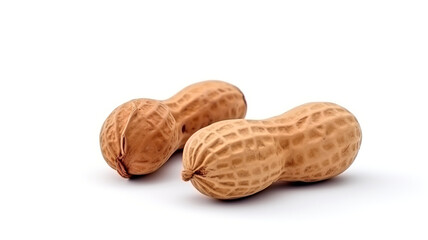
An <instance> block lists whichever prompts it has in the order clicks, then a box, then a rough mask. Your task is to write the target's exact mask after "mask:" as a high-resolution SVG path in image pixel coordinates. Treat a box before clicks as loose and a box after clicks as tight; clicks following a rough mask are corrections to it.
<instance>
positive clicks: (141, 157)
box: [100, 81, 361, 199]
mask: <svg viewBox="0 0 428 240" xmlns="http://www.w3.org/2000/svg"><path fill="white" fill-rule="evenodd" d="M246 111H247V104H246V101H245V97H244V95H243V94H242V92H241V91H240V90H239V89H238V88H237V87H235V86H233V85H231V84H228V83H226V82H222V81H204V82H199V83H196V84H193V85H190V86H188V87H186V88H184V89H183V90H181V91H180V92H179V93H177V94H176V95H174V96H173V97H171V98H169V99H167V100H164V101H158V100H152V99H134V100H131V101H129V102H126V103H124V104H122V105H120V106H119V107H117V108H116V109H115V110H113V112H112V113H111V114H110V115H109V116H108V118H107V119H106V121H105V122H104V124H103V126H102V129H101V133H100V145H101V151H102V154H103V157H104V159H105V160H106V162H107V163H108V164H109V165H110V167H112V168H113V169H115V170H116V171H117V172H118V173H119V174H120V175H121V176H122V177H125V178H130V177H132V176H134V175H144V174H149V173H152V172H154V171H156V170H157V169H159V168H160V167H161V166H162V165H163V164H164V163H165V162H166V161H167V160H168V159H169V158H170V157H171V155H172V154H173V153H174V152H175V151H176V150H177V149H181V148H183V147H184V151H183V171H182V178H183V180H184V181H189V180H190V181H191V182H192V184H193V186H194V187H195V188H196V189H198V190H199V191H200V192H201V193H203V194H205V195H207V196H210V197H213V198H217V199H235V198H241V197H245V196H249V195H252V194H254V193H257V192H259V191H261V190H263V189H265V188H267V187H268V186H269V185H271V184H272V183H274V182H276V181H300V182H314V181H322V180H325V179H329V178H332V177H334V176H337V175H338V174H340V173H342V172H343V171H345V170H346V169H347V168H348V167H349V166H350V165H351V164H352V162H353V161H354V159H355V157H356V155H357V153H358V150H359V148H360V145H361V128H360V125H359V123H358V121H357V119H356V118H355V117H354V116H353V115H352V113H350V112H349V111H348V110H346V109H345V108H343V107H341V106H339V105H336V104H334V103H326V102H316V103H307V104H304V105H301V106H298V107H296V108H294V109H292V110H290V111H288V112H286V113H284V114H282V115H279V116H276V117H272V118H268V119H265V120H245V119H242V118H244V117H245V114H246Z"/></svg>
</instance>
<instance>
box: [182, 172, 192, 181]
mask: <svg viewBox="0 0 428 240" xmlns="http://www.w3.org/2000/svg"><path fill="white" fill-rule="evenodd" d="M193 174H194V172H193V171H191V170H189V169H184V170H183V171H182V172H181V178H182V179H183V181H185V182H187V181H189V180H190V179H192V177H193Z"/></svg>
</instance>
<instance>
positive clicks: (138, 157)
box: [100, 81, 247, 178]
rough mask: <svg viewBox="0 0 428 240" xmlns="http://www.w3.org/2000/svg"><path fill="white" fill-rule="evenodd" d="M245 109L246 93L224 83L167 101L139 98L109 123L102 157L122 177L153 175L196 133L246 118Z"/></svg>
mask: <svg viewBox="0 0 428 240" xmlns="http://www.w3.org/2000/svg"><path fill="white" fill-rule="evenodd" d="M246 110H247V105H246V102H245V98H244V95H243V94H242V92H241V91H240V90H239V89H238V88H237V87H235V86H233V85H231V84H229V83H226V82H222V81H204V82H199V83H196V84H193V85H190V86H188V87H186V88H184V89H183V90H181V91H180V92H179V93H177V94H176V95H174V96H173V97H171V98H169V99H167V100H164V101H158V100H153V99H144V98H142V99H134V100H131V101H129V102H126V103H124V104H122V105H120V106H119V107H117V108H116V109H115V110H114V111H113V112H112V113H111V114H110V115H109V116H108V118H107V119H106V120H105V122H104V124H103V126H102V128H101V133H100V146H101V152H102V155H103V157H104V159H105V160H106V162H107V163H108V165H109V166H110V167H112V168H113V169H115V170H117V172H118V173H119V174H120V175H121V176H122V177H125V178H129V177H131V176H133V175H144V174H148V173H152V172H154V171H156V170H157V169H159V168H160V167H161V166H162V165H163V164H164V163H165V162H166V161H167V160H168V159H169V158H170V156H171V155H172V154H173V153H174V152H175V151H176V150H177V149H180V148H183V146H184V144H185V143H186V141H187V139H188V138H189V137H190V136H191V135H192V134H193V133H194V132H196V131H197V130H199V129H200V128H202V127H205V126H208V125H210V124H211V123H214V122H217V121H220V120H225V119H234V118H243V117H244V116H245V113H246Z"/></svg>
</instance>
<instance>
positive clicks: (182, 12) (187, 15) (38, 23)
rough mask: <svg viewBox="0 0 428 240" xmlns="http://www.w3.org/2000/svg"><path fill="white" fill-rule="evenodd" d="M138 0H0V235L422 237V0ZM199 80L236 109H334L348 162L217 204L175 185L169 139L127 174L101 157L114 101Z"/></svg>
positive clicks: (426, 130) (427, 62) (169, 91)
mask: <svg viewBox="0 0 428 240" xmlns="http://www.w3.org/2000/svg"><path fill="white" fill-rule="evenodd" d="M150 2H151V3H147V2H145V3H143V1H89V0H84V1H77V0H74V1H18V0H14V1H1V2H0V81H1V83H0V104H1V117H0V133H1V135H0V150H1V157H0V159H1V165H0V170H1V173H0V187H1V189H0V191H1V198H0V221H1V223H0V239H42V238H43V239H152V238H161V237H163V238H164V239H165V238H174V239H176V238H178V239H211V238H215V239H229V238H232V237H233V238H235V239H248V238H251V239H268V238H270V239H273V238H276V239H302V238H312V239H315V238H316V239H358V238H359V239H363V238H364V239H374V238H375V237H377V238H384V239H385V238H391V237H394V238H395V239H398V238H406V239H426V237H427V235H428V234H427V232H426V229H425V228H426V216H427V214H428V210H427V201H428V197H427V195H428V194H427V193H428V192H427V189H428V188H427V187H428V186H427V183H428V176H427V167H428V163H427V162H428V157H427V148H428V146H427V144H428V127H427V123H428V117H427V114H426V113H427V102H428V97H427V93H426V92H427V90H428V88H427V87H426V86H424V85H423V84H425V82H426V81H427V80H428V3H427V1H410V0H407V1H391V0H389V1H376V0H370V1H258V2H255V1H242V2H239V1H210V2H207V1H172V2H165V1H150ZM207 79H219V80H224V81H228V82H230V83H232V84H235V85H236V86H238V87H239V88H240V89H241V90H242V91H243V92H244V93H245V95H246V98H247V101H248V113H247V118H249V119H263V118H268V117H272V116H275V115H278V114H281V113H283V112H285V111H287V110H288V109H290V108H293V107H295V106H297V105H300V104H303V103H305V102H311V101H331V102H335V103H338V104H340V105H342V106H344V107H346V108H348V109H349V110H350V111H351V112H353V113H354V114H355V115H356V116H357V118H358V120H359V121H360V123H361V127H362V130H363V142H362V147H361V150H360V153H359V155H358V157H357V159H356V160H355V162H354V164H353V165H352V166H351V167H350V168H349V169H348V170H347V171H346V172H345V173H343V174H342V175H340V176H339V177H337V178H335V179H332V180H330V181H326V182H322V183H318V184H309V185H295V184H294V185H293V184H277V185H275V186H273V187H271V188H269V189H267V190H265V191H263V192H261V193H260V194H257V195H255V196H252V197H249V198H246V199H243V200H238V201H231V202H223V201H217V200H212V199H209V198H207V197H205V196H203V195H201V194H200V193H199V192H198V191H197V190H196V189H194V188H193V186H192V185H191V184H190V183H189V182H183V181H182V180H181V177H180V172H181V152H177V153H176V154H175V155H174V156H173V157H172V158H171V159H170V161H169V162H168V163H167V164H166V165H164V167H163V168H161V169H160V170H159V171H158V172H156V173H154V174H151V175H148V176H145V177H141V178H138V179H135V180H126V179H123V178H121V177H120V176H119V175H118V174H117V173H116V172H114V171H113V170H112V169H110V167H108V165H107V164H106V163H105V161H104V160H103V158H102V156H101V153H100V149H99V142H98V135H99V131H100V128H101V125H102V123H103V121H104V119H105V118H106V117H107V116H108V114H109V113H110V112H111V111H112V110H113V108H115V107H116V106H118V105H119V104H121V103H123V102H125V101H128V100H130V99H133V98H140V97H145V98H154V99H166V98H168V97H170V96H172V95H174V94H175V93H176V92H177V91H179V90H180V89H182V88H183V87H185V86H187V85H189V84H192V83H195V82H198V81H202V80H207Z"/></svg>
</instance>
